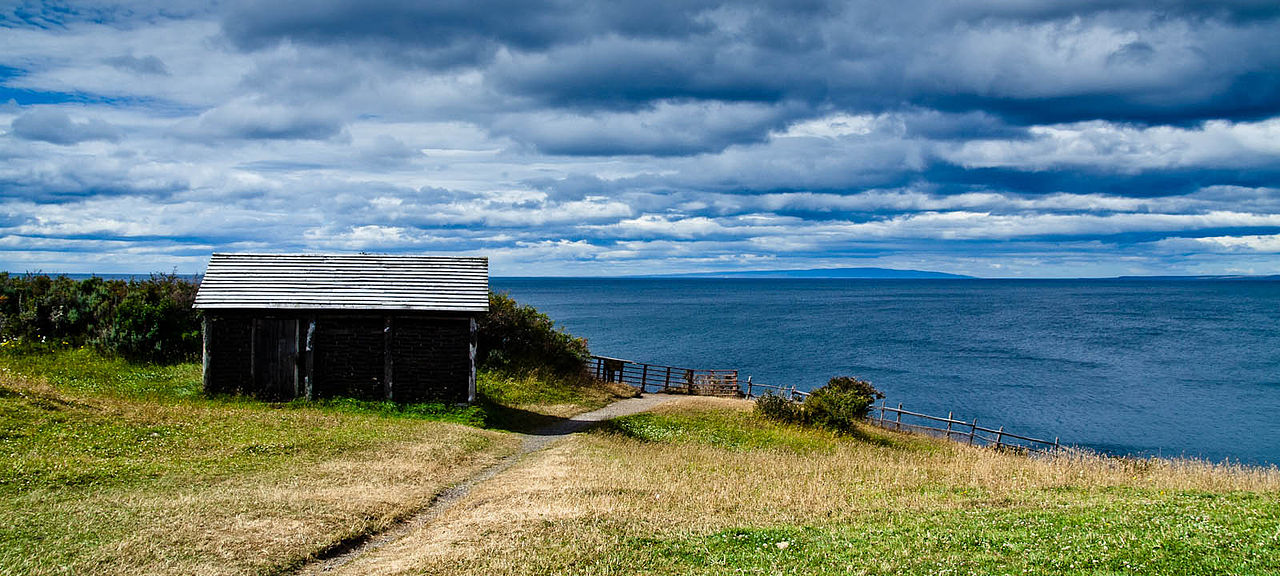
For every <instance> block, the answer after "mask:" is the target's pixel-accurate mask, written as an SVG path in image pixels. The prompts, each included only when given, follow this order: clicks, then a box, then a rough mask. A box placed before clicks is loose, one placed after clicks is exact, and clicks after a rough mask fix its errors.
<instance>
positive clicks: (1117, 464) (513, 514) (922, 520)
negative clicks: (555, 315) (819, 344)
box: [345, 398, 1280, 576]
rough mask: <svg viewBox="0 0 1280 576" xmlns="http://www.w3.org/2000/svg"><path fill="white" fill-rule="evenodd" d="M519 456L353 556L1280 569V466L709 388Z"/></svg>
mask: <svg viewBox="0 0 1280 576" xmlns="http://www.w3.org/2000/svg"><path fill="white" fill-rule="evenodd" d="M509 474H511V475H512V476H511V477H510V478H507V479H506V480H505V481H503V479H502V478H499V479H498V486H500V488H495V489H493V490H490V491H488V492H486V493H485V494H484V495H483V497H482V499H480V500H478V501H477V502H474V503H473V506H474V507H475V509H474V510H473V511H471V512H469V513H468V514H466V515H461V516H459V517H457V518H455V519H454V521H453V522H452V524H449V525H446V526H442V527H440V529H439V531H438V532H437V534H449V535H453V538H454V540H452V541H449V544H450V546H445V545H444V544H445V543H442V542H440V541H439V540H438V538H439V536H437V537H435V538H434V539H432V540H430V542H431V543H430V546H432V547H433V549H435V550H442V551H441V552H437V553H435V554H431V555H422V556H421V557H419V559H417V560H416V561H414V562H404V561H403V560H401V559H392V558H386V559H379V558H373V559H370V560H369V561H368V562H367V563H365V564H363V565H359V566H353V567H352V568H351V569H350V570H348V571H346V572H345V573H346V574H357V573H360V571H362V570H372V569H375V568H380V567H385V566H386V565H395V566H397V568H395V569H389V570H385V573H388V574H418V573H432V574H446V575H463V574H485V575H501V574H564V575H575V574H576V575H598V574H670V575H677V574H678V575H685V574H695V575H696V574H707V575H710V574H875V575H891V574H893V575H896V574H907V575H938V574H947V575H987V574H1070V575H1076V574H1087V575H1118V574H1163V575H1170V576H1172V575H1182V574H1195V575H1217V574H1248V575H1259V576H1260V575H1264V574H1280V471H1278V470H1275V469H1259V468H1247V467H1239V466H1220V465H1212V464H1207V463H1203V462H1191V461H1168V460H1126V459H1109V458H1103V457H1096V456H1088V455H1066V456H1063V457H1060V458H1030V457H1026V456H1022V455H1018V454H1013V453H1008V452H1000V451H995V450H988V449H980V448H971V447H966V446H963V445H959V444H955V443H949V442H945V441H942V440H938V439H933V438H929V437H923V436H912V435H904V434H899V433H894V432H889V431H882V430H877V429H874V428H865V429H861V430H860V431H859V433H858V434H845V435H838V434H833V433H831V432H828V431H823V430H814V429H807V428H802V427H797V426H794V425H786V424H779V423H776V422H772V421H768V420H765V419H763V418H762V417H760V416H758V415H757V414H755V413H753V412H751V411H750V408H749V405H746V403H740V404H734V403H732V402H725V401H709V400H706V399H696V398H690V399H683V400H679V401H676V402H674V403H671V404H667V405H664V406H661V407H659V408H658V409H656V410H655V411H654V412H652V413H645V414H638V415H633V416H627V417H624V418H619V419H616V420H614V421H612V422H611V423H609V424H608V425H607V426H605V427H602V428H601V429H599V430H597V431H596V432H595V433H592V434H587V435H584V436H582V437H580V438H577V439H576V440H575V441H574V443H573V444H571V445H569V446H567V447H565V448H561V449H558V450H556V451H555V453H554V454H542V455H539V456H537V457H535V458H531V459H529V461H528V462H527V463H526V464H525V465H524V468H523V469H517V470H513V471H512V472H510V473H509ZM549 479H554V482H551V481H549ZM417 544H418V543H417V542H415V543H414V544H413V545H415V546H416V545H417ZM421 544H422V545H423V546H427V545H428V544H427V542H426V541H424V542H422V543H421ZM380 573H381V572H380Z"/></svg>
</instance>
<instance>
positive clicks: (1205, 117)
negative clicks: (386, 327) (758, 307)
mask: <svg viewBox="0 0 1280 576" xmlns="http://www.w3.org/2000/svg"><path fill="white" fill-rule="evenodd" d="M0 6H3V8H0V269H4V270H9V271H14V272H23V271H45V272H99V273H121V272H124V273H129V272H138V273H145V272H154V271H171V270H177V271H178V272H182V273H193V272H200V271H202V270H203V268H204V265H205V262H206V261H207V259H208V255H209V254H210V253H211V252H213V251H241V252H243V251H265V252H284V251H288V252H344V251H369V252H427V253H444V254H459V255H484V256H488V257H489V258H490V259H491V263H492V264H491V269H492V273H493V274H495V275H618V274H636V273H656V272H688V271H711V270H749V269H775V268H815V267H836V266H841V267H843V266H878V267H889V268H912V269H925V270H938V271H944V272H952V273H960V274H971V275H977V276H995V277H1005V276H1023V277H1057V276H1113V275H1124V274H1235V273H1253V274H1276V273H1280V41H1277V40H1276V39H1277V38H1280V3H1277V2H1275V1H1274V0H1263V1H1240V2H1219V3H1211V2H1177V1H1159V0H1143V1H1135V2H1125V1H1078V2H1064V1H1059V2H1033V1H1030V0H997V1H985V2H976V1H964V0H956V1H938V2H928V1H917V0H895V1H893V2H884V1H882V0H871V1H850V2H825V1H821V0H764V1H758V2H734V3H721V2H702V1H668V0H623V1H618V2H608V3H605V2H601V3H588V2H562V1H551V2H540V1H531V0H512V1H509V2H477V1H457V2H454V1H436V2H420V1H396V0H360V1H345V0H321V1H315V2H307V3H295V2H288V1H280V0H274V1H270V2H263V1H254V2H243V3H241V2H192V3H190V4H189V5H184V4H183V0H157V1H154V2H150V3H148V2H137V3H128V4H115V3H110V2H80V3H70V4H67V3H46V4H39V3H19V4H17V5H15V4H13V3H12V2H3V0H0Z"/></svg>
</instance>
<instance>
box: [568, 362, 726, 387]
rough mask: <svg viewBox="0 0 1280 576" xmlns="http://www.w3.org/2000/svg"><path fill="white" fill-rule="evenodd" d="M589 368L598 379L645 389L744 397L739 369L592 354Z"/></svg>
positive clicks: (588, 364)
mask: <svg viewBox="0 0 1280 576" xmlns="http://www.w3.org/2000/svg"><path fill="white" fill-rule="evenodd" d="M587 369H588V370H591V373H592V374H593V375H594V376H595V377H596V379H597V380H601V381H604V382H621V383H623V384H627V385H629V386H632V387H635V388H639V389H640V391H641V392H642V393H643V392H650V391H653V392H658V391H661V392H675V393H685V394H700V395H706V396H741V395H742V392H741V391H740V390H739V388H738V371H737V370H707V369H700V368H680V367H677V366H666V365H663V364H645V363H643V362H633V361H631V360H623V359H621V358H609V357H607V356H592V357H591V360H590V361H589V362H588V363H587Z"/></svg>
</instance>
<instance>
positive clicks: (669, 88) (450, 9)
mask: <svg viewBox="0 0 1280 576" xmlns="http://www.w3.org/2000/svg"><path fill="white" fill-rule="evenodd" d="M1278 18H1280V9H1277V8H1276V7H1275V5H1274V3H1267V2H1228V3H1215V4H1213V5H1211V6H1206V5H1204V4H1202V3H1198V2H1155V3H1149V2H1120V3H1115V2H1092V1H1089V2H1059V3H1032V2H1020V1H1008V2H982V3H979V2H959V3H943V4H938V3H933V2H924V1H920V0H906V1H902V2H894V3H882V2H870V1H868V2H860V1H854V2H844V3H839V2H831V3H828V2H809V3H785V2H776V3H771V2H755V3H720V2H668V3H658V4H656V5H655V4H654V3H652V2H647V1H646V2H639V1H624V2H612V3H604V2H588V3H576V2H554V1H552V2H519V1H514V2H489V3H483V2H479V3H477V2H436V3H418V2H394V1H390V0H381V1H378V2H373V3H368V2H355V1H351V0H326V1H324V2H320V3H311V4H308V5H307V6H306V8H305V9H300V7H298V6H293V5H290V4H289V3H262V2H253V3H246V4H242V5H240V6H238V7H237V8H236V9H235V10H233V11H231V13H230V14H229V15H228V16H227V18H226V19H225V21H224V30H225V32H226V34H227V35H228V37H230V38H231V39H232V40H233V41H234V42H235V43H236V44H237V45H238V46H240V47H241V48H244V49H249V50H252V49H258V48H262V47H265V46H269V45H274V44H275V43H277V42H280V41H283V40H290V41H293V42H300V43H306V44H315V45H323V46H335V45H346V46H351V47H354V48H356V49H357V51H358V52H359V53H361V54H362V55H364V56H365V57H372V58H379V59H385V60H391V61H400V62H411V63H412V64H413V65H416V66H427V67H432V68H451V67H457V66H468V67H470V66H474V67H478V68H479V69H480V70H482V71H483V72H484V79H485V82H486V83H487V84H488V85H490V86H492V87H493V88H494V89H495V90H496V91H498V92H499V93H504V94H507V95H511V96H516V97H521V98H533V99H535V101H537V102H541V103H542V104H543V105H545V106H550V107H553V108H556V109H562V110H573V111H577V112H591V111H597V110H638V109H645V108H647V107H649V106H652V105H653V104H654V103H655V102H660V101H675V102H680V101H718V102H755V103H779V102H801V103H804V104H805V105H806V106H807V107H808V108H809V114H810V115H815V114H817V111H818V110H829V109H832V108H834V109H840V110H845V111H850V112H880V111H886V110H900V109H903V108H904V107H912V106H918V107H922V108H932V109H938V110H944V111H950V112H958V113H967V112H981V113H986V114H989V115H994V116H998V117H1002V118H1005V119H1007V120H1009V121H1011V122H1013V123H1015V124H1037V123H1041V124H1042V123H1055V122H1071V121H1080V120H1089V119H1106V120H1116V121H1126V122H1139V123H1171V124H1179V125H1190V124H1194V123H1195V122H1199V121H1202V120H1205V119H1210V118H1227V119H1256V118H1262V117H1267V116H1270V115H1274V114H1276V113H1277V112H1280V43H1277V42H1274V41H1273V40H1269V39H1274V38H1276V37H1280V20H1278ZM504 50H505V52H503V51H504ZM500 53H502V54H505V55H501V54H500ZM766 129H767V128H766V127H764V126H761V127H759V128H758V129H757V130H756V131H755V132H754V133H745V132H744V134H742V135H741V137H742V138H743V141H751V140H754V139H758V138H760V137H761V135H762V134H763V131H764V130H766ZM746 132H749V131H746ZM540 142H541V143H542V148H543V149H546V150H550V151H556V152H562V153H569V154H573V153H586V154H590V153H591V150H590V145H589V144H587V143H584V144H583V145H579V144H578V143H576V142H560V143H548V142H546V138H542V139H541V140H540ZM672 144H673V146H672V150H673V153H676V154H683V153H692V152H698V151H702V150H705V149H706V147H704V146H681V145H679V144H678V143H672ZM649 148H650V147H649V146H638V147H637V150H635V152H636V153H649V152H650V150H649ZM601 151H602V152H604V153H627V150H626V149H625V147H620V146H608V145H605V146H603V147H602V148H601Z"/></svg>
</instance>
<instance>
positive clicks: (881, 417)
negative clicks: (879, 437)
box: [880, 400, 884, 428]
mask: <svg viewBox="0 0 1280 576" xmlns="http://www.w3.org/2000/svg"><path fill="white" fill-rule="evenodd" d="M880 427H881V428H884V400H881V401H880Z"/></svg>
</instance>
